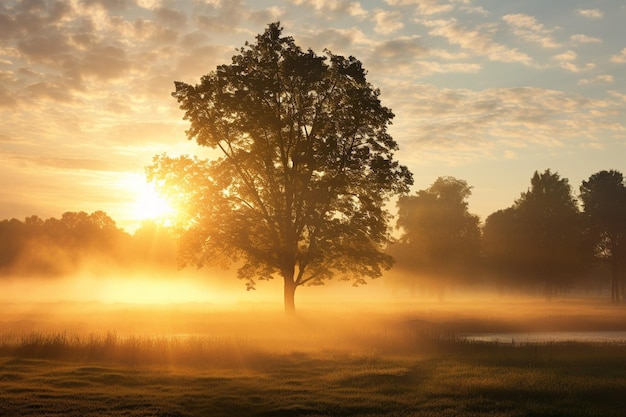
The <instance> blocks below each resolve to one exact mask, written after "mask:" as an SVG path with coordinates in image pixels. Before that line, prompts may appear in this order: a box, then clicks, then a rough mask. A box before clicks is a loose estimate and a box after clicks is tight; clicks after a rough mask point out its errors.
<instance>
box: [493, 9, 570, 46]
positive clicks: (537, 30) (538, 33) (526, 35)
mask: <svg viewBox="0 0 626 417" xmlns="http://www.w3.org/2000/svg"><path fill="white" fill-rule="evenodd" d="M502 19H503V20H504V21H505V22H506V23H507V24H508V25H509V26H511V28H512V29H513V34H514V35H515V36H517V37H519V38H520V39H522V40H524V41H527V42H532V43H536V44H539V45H541V46H542V47H544V48H558V47H560V46H561V44H560V43H558V42H556V41H555V40H554V38H553V37H552V33H553V32H555V31H556V30H558V29H559V28H555V29H547V28H546V27H545V26H544V25H543V24H541V23H539V22H538V21H537V19H536V18H535V17H533V16H529V15H527V14H523V13H518V14H507V15H505V16H504V17H503V18H502Z"/></svg>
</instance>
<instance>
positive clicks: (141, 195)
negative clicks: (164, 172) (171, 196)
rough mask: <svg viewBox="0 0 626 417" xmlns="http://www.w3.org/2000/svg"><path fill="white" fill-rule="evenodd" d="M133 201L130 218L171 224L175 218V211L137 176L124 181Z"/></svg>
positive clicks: (149, 184)
mask: <svg viewBox="0 0 626 417" xmlns="http://www.w3.org/2000/svg"><path fill="white" fill-rule="evenodd" d="M125 186H126V187H127V188H129V189H130V192H131V193H132V195H134V197H135V200H134V202H133V204H132V217H133V218H135V219H138V220H159V221H162V222H171V221H172V220H173V219H174V217H175V216H176V210H175V209H174V207H172V205H171V204H170V203H169V202H168V201H167V200H166V199H165V198H163V196H161V195H160V194H159V193H158V192H157V190H156V189H155V186H154V184H152V183H149V182H147V181H146V180H145V178H142V177H141V176H139V175H136V176H135V175H133V176H132V177H130V178H129V179H128V181H125Z"/></svg>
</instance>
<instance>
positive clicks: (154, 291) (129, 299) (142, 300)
mask: <svg viewBox="0 0 626 417" xmlns="http://www.w3.org/2000/svg"><path fill="white" fill-rule="evenodd" d="M99 297H100V299H101V301H103V302H115V303H131V304H170V303H207V302H209V303H225V302H228V301H229V300H228V297H227V296H225V295H224V294H222V293H221V292H218V291H210V290H209V289H208V288H206V287H204V286H202V285H199V284H198V283H195V282H190V281H168V280H159V279H152V280H147V279H124V280H109V281H108V282H107V283H106V285H103V286H102V288H100V293H99Z"/></svg>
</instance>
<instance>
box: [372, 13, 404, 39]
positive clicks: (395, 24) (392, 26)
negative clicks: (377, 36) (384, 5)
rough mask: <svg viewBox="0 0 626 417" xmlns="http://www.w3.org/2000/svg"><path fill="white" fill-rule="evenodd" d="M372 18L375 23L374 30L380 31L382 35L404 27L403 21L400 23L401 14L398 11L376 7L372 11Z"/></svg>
mask: <svg viewBox="0 0 626 417" xmlns="http://www.w3.org/2000/svg"><path fill="white" fill-rule="evenodd" d="M372 20H374V22H375V23H376V26H374V31H376V32H377V33H382V34H383V35H388V34H390V33H394V32H397V31H398V30H400V29H402V27H404V23H402V14H401V13H400V12H398V11H394V12H390V11H386V10H381V9H376V10H374V12H373V17H372Z"/></svg>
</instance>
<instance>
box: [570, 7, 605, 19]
mask: <svg viewBox="0 0 626 417" xmlns="http://www.w3.org/2000/svg"><path fill="white" fill-rule="evenodd" d="M576 13H578V14H579V15H580V16H583V17H586V18H589V19H602V17H604V12H603V11H602V10H600V9H576Z"/></svg>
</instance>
